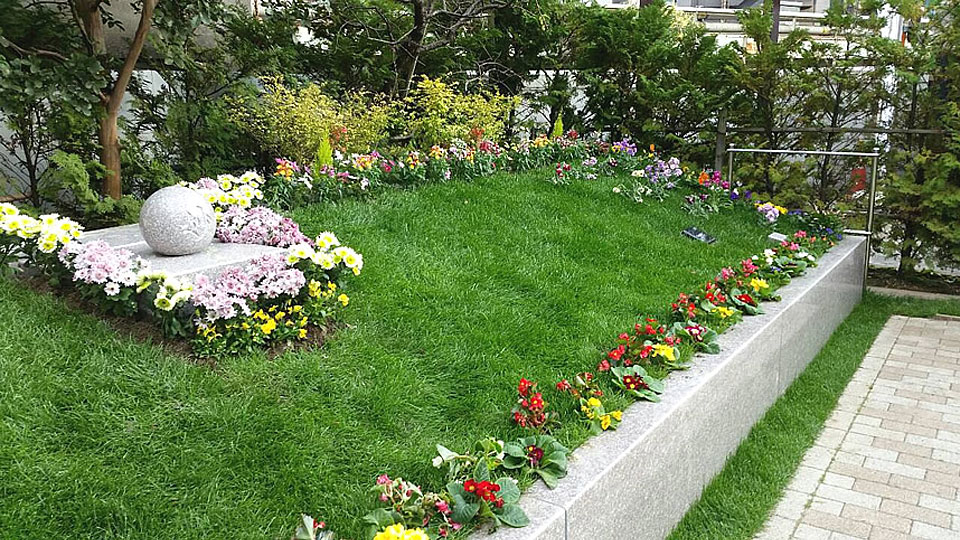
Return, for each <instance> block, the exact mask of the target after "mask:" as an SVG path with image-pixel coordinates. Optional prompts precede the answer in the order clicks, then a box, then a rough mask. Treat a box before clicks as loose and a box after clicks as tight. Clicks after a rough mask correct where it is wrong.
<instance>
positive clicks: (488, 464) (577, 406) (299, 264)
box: [55, 139, 826, 537]
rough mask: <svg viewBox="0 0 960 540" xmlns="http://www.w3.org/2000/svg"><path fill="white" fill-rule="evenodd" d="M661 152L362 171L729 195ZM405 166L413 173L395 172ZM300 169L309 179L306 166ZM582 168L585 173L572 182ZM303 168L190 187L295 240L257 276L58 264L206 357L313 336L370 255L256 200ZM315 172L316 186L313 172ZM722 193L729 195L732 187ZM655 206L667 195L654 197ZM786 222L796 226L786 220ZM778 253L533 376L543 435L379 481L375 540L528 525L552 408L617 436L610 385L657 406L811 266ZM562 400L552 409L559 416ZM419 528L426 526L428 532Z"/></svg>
mask: <svg viewBox="0 0 960 540" xmlns="http://www.w3.org/2000/svg"><path fill="white" fill-rule="evenodd" d="M539 141H543V139H539ZM591 148H592V149H596V150H598V151H599V152H600V153H598V154H597V155H596V156H593V157H590V155H589V153H585V150H587V149H591ZM652 150H653V149H651V152H644V153H643V155H638V153H637V151H636V148H635V146H631V145H630V144H629V143H624V142H620V143H616V144H614V145H609V146H608V147H606V148H604V147H603V146H602V145H598V144H596V143H582V142H575V140H574V141H573V142H571V140H564V141H562V142H558V141H553V142H551V141H546V142H538V140H534V141H533V142H531V143H529V144H528V145H526V147H525V148H524V147H520V148H518V149H514V150H498V149H497V148H496V147H494V146H487V147H486V149H485V150H483V149H481V148H480V147H477V148H475V149H473V150H472V151H473V161H472V162H471V161H470V159H468V158H467V157H466V156H468V155H469V153H464V154H463V155H464V158H463V159H460V158H457V157H454V158H453V159H451V158H449V156H450V155H454V156H458V155H460V154H459V153H458V151H451V150H450V149H446V150H444V151H443V157H441V156H440V152H439V151H438V152H437V154H438V155H437V156H434V157H426V158H423V157H422V156H420V155H419V154H411V155H409V156H407V158H405V159H404V160H403V161H398V160H395V159H394V160H391V159H386V158H383V157H382V156H376V157H371V155H366V156H367V157H366V158H364V159H362V160H359V161H358V163H362V166H363V167H367V169H365V170H374V169H375V167H377V166H379V169H378V172H377V174H384V175H387V176H385V177H384V178H376V177H375V178H374V180H376V181H371V180H370V178H367V182H368V187H369V186H375V185H377V184H378V183H380V184H381V185H383V184H386V183H393V182H396V183H397V184H402V183H403V181H401V180H402V179H403V178H410V177H409V175H410V174H411V172H410V171H411V169H412V170H414V171H415V172H416V174H419V173H420V172H424V174H427V171H438V172H436V173H430V174H437V175H438V176H437V178H438V179H440V180H442V179H444V178H446V177H447V176H448V175H447V171H455V170H457V167H463V168H464V169H469V168H470V167H474V165H473V164H475V163H477V162H479V163H480V164H481V165H477V167H480V166H482V167H489V168H491V169H496V168H498V167H499V168H503V167H504V166H505V165H504V164H510V163H521V162H524V160H530V162H531V163H533V162H536V161H537V160H539V162H543V163H547V164H549V163H550V162H551V161H553V160H554V159H555V157H556V155H557V153H558V152H568V153H570V155H580V156H587V157H583V158H582V159H580V158H579V157H577V159H576V160H571V161H576V162H577V165H571V166H570V168H569V169H566V168H563V167H561V169H562V171H561V172H564V173H565V174H566V173H571V174H570V175H568V176H569V177H568V178H565V181H574V180H576V181H585V182H590V181H593V180H594V179H596V177H599V176H601V175H603V176H610V175H614V174H621V175H622V174H624V173H627V172H632V171H647V170H649V171H651V173H650V175H649V176H646V175H647V173H646V172H644V173H643V174H636V175H631V176H630V178H631V179H635V180H632V181H635V182H638V183H639V182H645V183H646V184H650V185H654V184H656V187H653V188H651V189H653V190H659V191H656V193H660V194H662V195H663V196H666V194H667V193H668V190H672V189H678V188H686V189H689V190H690V191H694V192H699V190H703V189H711V190H714V191H715V192H717V193H720V189H715V186H714V185H709V186H704V185H703V183H702V182H699V181H698V180H699V179H700V178H702V175H700V176H699V177H696V178H694V177H692V175H690V174H689V172H688V171H687V170H685V169H684V168H683V167H680V166H679V164H678V162H676V161H675V160H665V161H662V160H659V159H658V158H657V157H656V155H655V153H654V152H653V151H652ZM478 154H479V156H480V157H478ZM577 160H578V161H577ZM398 163H403V165H402V166H400V165H398ZM384 164H385V165H384ZM513 166H516V167H520V166H521V165H511V167H513ZM445 167H449V168H445ZM648 168H649V169H648ZM396 169H401V170H405V172H402V173H400V172H398V173H396V174H398V175H399V176H395V177H394V176H390V175H392V174H394V171H395V170H396ZM301 170H302V171H304V172H305V169H301ZM331 170H332V169H331ZM470 170H473V169H470ZM291 171H292V172H291ZM574 171H581V172H578V173H576V174H574ZM581 173H582V174H581ZM295 174H296V169H295V168H294V165H293V164H290V163H289V162H283V163H280V164H279V166H278V170H277V171H276V174H275V175H274V178H272V179H270V180H263V179H262V178H261V177H259V176H257V175H255V174H247V175H244V176H242V177H240V178H243V180H240V178H236V177H221V178H219V179H218V180H215V181H207V180H203V181H201V182H198V183H197V184H195V185H193V186H191V187H194V188H195V189H199V190H207V193H206V194H207V196H208V199H211V198H212V199H214V200H215V201H216V203H217V207H218V209H219V212H218V214H219V216H220V224H221V230H219V231H218V236H219V237H220V238H221V239H223V240H226V241H241V242H252V243H264V244H268V245H276V246H284V247H286V249H287V250H288V251H287V257H286V258H284V259H283V260H279V259H277V258H266V259H261V260H258V261H256V262H255V263H254V264H252V265H251V266H250V267H249V268H245V269H239V270H231V271H227V272H224V273H222V274H220V275H217V276H202V277H198V278H196V279H195V280H194V282H193V283H190V284H187V283H183V282H178V281H176V280H171V279H169V278H167V277H166V276H162V275H157V274H155V273H153V272H151V271H150V270H149V269H147V268H143V267H142V265H141V263H140V261H138V260H136V259H135V258H134V257H131V256H130V255H129V254H128V253H123V251H122V250H112V248H109V247H107V248H105V247H104V246H102V245H94V244H89V245H84V244H76V246H77V247H70V248H69V249H67V248H64V249H63V250H61V252H62V257H61V258H57V261H56V263H55V265H56V267H57V268H59V269H60V270H59V271H60V272H61V273H62V274H63V275H64V281H65V280H66V279H69V280H70V281H75V282H76V283H77V287H78V288H79V289H81V290H88V291H89V292H88V293H87V294H88V295H89V297H90V299H91V300H93V301H96V302H98V303H100V304H102V305H103V307H104V308H105V309H108V310H110V311H114V312H117V313H130V314H132V313H137V314H143V313H144V312H147V315H148V316H150V317H151V318H154V319H155V320H159V321H160V322H161V324H162V325H163V327H164V329H165V330H166V331H167V332H168V333H170V334H172V335H191V336H192V341H193V342H194V344H195V347H196V349H197V351H198V352H200V353H201V354H210V355H226V354H234V353H238V352H244V351H249V350H253V349H257V348H261V347H264V346H272V345H275V344H277V343H286V342H289V341H294V340H297V339H302V338H303V336H304V328H309V327H314V326H316V325H318V324H320V321H323V320H326V319H328V318H329V317H330V316H332V315H333V314H334V311H335V310H336V309H338V308H339V307H343V306H344V305H346V304H348V303H349V298H348V297H346V296H345V295H344V296H341V295H342V294H343V293H342V292H340V284H339V281H340V278H341V275H342V274H348V273H354V274H358V273H359V272H360V270H361V268H362V264H363V261H362V258H361V257H359V255H358V254H356V253H355V252H353V251H352V250H349V249H348V248H343V247H339V246H337V245H336V244H337V240H336V237H335V236H333V235H332V234H323V235H320V236H319V237H317V238H315V239H306V237H305V236H303V235H302V233H300V231H299V227H297V226H296V224H295V223H293V222H292V221H290V220H289V218H284V217H282V216H279V215H278V214H276V213H273V212H272V211H270V210H269V209H267V208H266V207H262V206H257V205H258V204H260V201H263V200H264V199H266V198H269V197H272V196H273V195H272V193H271V192H270V189H271V188H268V186H269V185H270V184H271V182H285V181H288V180H287V179H288V178H292V177H293V176H294V175H295ZM325 174H326V173H325ZM348 174H349V173H348ZM460 174H465V175H467V174H469V173H458V174H457V175H455V174H454V173H453V172H450V174H449V176H450V177H452V178H453V177H456V178H461V176H459V175H460ZM340 175H342V171H341V172H335V173H334V177H340ZM403 175H407V176H403ZM594 175H595V176H594ZM709 176H710V178H714V176H713V175H709ZM310 178H314V176H313V173H311V176H310ZM343 178H346V177H343ZM364 178H365V177H355V178H347V179H346V182H345V183H343V185H353V184H352V183H354V182H357V181H358V179H359V180H360V181H362V180H363V179H364ZM385 178H386V179H385ZM338 181H339V180H338ZM361 183H362V182H361ZM297 185H300V186H304V187H306V186H308V185H310V186H311V187H310V188H308V189H313V187H314V184H312V183H309V184H308V182H298V183H297ZM357 185H360V184H357ZM214 186H216V187H214ZM660 186H662V190H661V187H660ZM727 187H729V186H727ZM720 188H721V189H723V190H725V189H726V188H724V186H723V185H722V184H721V185H720ZM723 196H725V197H726V200H724V203H723V205H718V209H719V208H721V207H725V206H732V205H734V204H736V203H734V202H730V197H729V195H728V194H727V192H726V191H723ZM653 198H657V196H656V195H653ZM758 218H759V216H758ZM789 219H800V218H797V217H790V218H789ZM780 223H781V224H782V227H784V228H789V225H788V224H787V222H786V221H781V222H780ZM815 236H817V240H815V241H814V242H812V243H811V246H816V250H819V249H821V248H820V246H824V247H825V246H826V243H822V244H821V243H820V242H822V235H821V234H819V233H818V234H816V235H815ZM305 239H306V241H305ZM813 249H814V248H813V247H811V248H809V249H807V251H808V252H811V250H813ZM772 251H773V253H772V254H771V255H768V254H763V255H759V254H758V256H757V257H756V258H753V259H750V261H751V262H750V263H749V264H746V263H744V262H741V263H740V264H739V267H738V268H737V269H736V270H734V269H733V268H727V269H724V270H723V271H721V272H720V275H719V276H718V278H717V279H716V280H713V281H711V283H710V284H708V285H707V286H705V287H704V288H703V290H700V291H697V292H696V293H695V294H686V295H683V296H680V297H679V298H678V302H677V306H676V308H675V309H674V311H675V312H676V314H675V320H671V321H669V322H664V323H661V322H659V321H657V320H655V319H653V318H652V317H651V318H649V319H650V320H646V322H645V324H641V325H639V326H637V327H635V328H634V329H633V331H632V332H628V333H624V334H621V335H620V336H619V338H618V341H617V342H616V347H615V348H614V349H613V350H611V351H609V352H608V353H607V356H606V358H605V359H601V360H600V364H599V365H598V366H597V370H598V373H596V374H594V373H590V372H585V371H584V372H581V373H577V374H575V373H571V374H570V375H569V376H568V378H567V379H564V380H561V381H559V383H558V385H557V390H556V391H554V390H552V389H547V390H546V391H541V392H538V391H536V390H535V389H534V388H533V386H532V385H530V384H528V383H527V382H522V383H521V384H520V386H518V388H517V392H518V394H519V396H518V400H517V408H516V409H515V410H514V411H513V414H512V415H511V417H512V418H513V419H514V420H515V421H517V418H518V416H517V414H518V413H519V415H520V418H522V419H523V421H524V423H520V422H519V421H518V424H520V425H524V426H525V427H529V428H530V429H533V430H534V431H535V433H534V434H531V435H530V436H526V437H521V438H518V439H515V440H511V441H507V442H505V443H504V442H500V441H499V440H495V439H491V438H483V439H481V440H480V441H479V442H478V443H477V445H476V446H475V447H474V448H471V449H468V450H465V451H462V450H458V451H456V452H455V451H451V450H448V449H446V448H444V447H442V446H438V447H437V450H438V456H437V458H438V459H437V460H435V464H437V465H439V466H440V467H441V468H446V469H447V471H448V472H447V478H448V482H447V483H446V484H445V485H442V486H437V487H434V488H433V489H434V491H430V490H423V489H421V488H420V487H418V486H416V485H415V484H412V483H410V482H408V481H404V480H401V479H390V478H389V477H384V478H383V483H377V486H379V487H377V489H378V490H383V489H386V488H384V487H382V486H386V485H388V484H389V485H390V486H393V487H392V488H391V490H390V491H389V492H383V493H380V494H379V495H377V496H376V497H372V499H373V500H372V501H371V502H372V503H373V504H372V505H371V506H378V508H376V509H374V510H373V511H371V513H370V514H369V515H368V516H367V522H368V524H369V525H370V526H371V531H370V532H371V536H374V535H378V534H381V535H388V534H394V535H396V534H407V532H410V531H414V533H415V534H426V535H433V536H444V535H448V534H451V533H452V532H454V531H457V530H458V529H461V528H462V527H464V526H470V527H473V526H476V525H480V524H483V523H488V524H491V525H508V526H522V525H523V524H525V523H526V520H527V518H526V516H525V515H523V512H522V511H521V510H520V509H519V507H518V506H517V505H516V502H517V499H518V498H519V492H520V489H519V488H520V486H523V485H529V483H530V482H532V481H533V479H535V478H540V479H543V480H544V482H545V483H546V484H547V485H551V484H555V482H556V480H557V479H559V478H560V477H562V476H563V475H564V474H565V473H566V456H567V450H566V449H565V448H563V446H562V445H560V444H559V443H558V442H557V441H556V440H555V439H553V438H552V437H551V436H550V435H549V434H548V433H547V432H549V431H551V430H552V429H554V424H553V422H551V420H552V418H553V415H552V414H551V412H553V411H555V410H556V409H557V407H558V406H560V407H564V408H566V407H570V408H572V409H574V410H577V411H580V412H581V413H582V416H583V418H582V421H583V422H584V425H585V426H587V427H588V429H589V430H591V431H592V432H594V433H600V432H603V431H606V430H610V429H614V428H616V427H617V425H618V424H619V423H620V422H621V420H622V418H623V414H624V413H623V411H622V409H621V408H619V407H614V406H611V405H610V404H609V402H608V401H607V397H608V396H609V392H610V390H609V388H610V387H615V388H616V390H613V392H616V393H617V394H618V395H619V396H621V397H627V398H632V399H638V400H647V401H656V400H658V399H660V396H661V394H662V392H663V385H662V383H661V379H662V377H663V375H665V374H666V372H667V371H669V370H671V369H677V368H680V367H683V365H684V364H685V363H686V362H688V361H689V359H690V357H691V356H692V354H693V352H694V351H697V350H701V351H704V352H711V351H714V350H715V349H716V342H715V337H716V333H717V332H718V331H722V330H724V329H726V328H727V327H729V326H730V325H731V324H733V323H734V322H735V321H737V320H739V318H740V317H742V316H743V315H751V314H755V313H759V312H760V309H761V307H760V304H759V302H760V300H763V299H772V298H773V297H772V292H773V290H774V289H775V288H776V287H778V286H780V285H782V284H783V283H785V282H786V281H787V280H789V278H790V277H791V276H793V275H796V274H797V273H800V272H802V271H803V265H805V264H808V263H809V262H810V256H809V253H808V254H807V256H806V258H805V259H804V257H802V256H801V255H802V253H803V252H802V251H801V250H800V249H799V246H798V249H791V244H790V243H788V244H787V245H784V246H779V247H777V248H776V249H774V250H772ZM767 259H771V261H770V262H768V261H767ZM774 262H777V264H774ZM801 263H802V264H801ZM95 265H102V266H103V267H104V268H106V269H107V270H106V275H105V276H101V275H100V274H97V275H96V276H94V275H93V273H91V272H90V271H89V270H90V269H91V268H92V267H93V266H95ZM345 270H349V271H350V272H345ZM131 275H133V276H134V278H133V285H132V286H131V285H128V283H130V281H131ZM747 277H749V278H750V279H749V280H747V279H746V278H747ZM114 284H115V285H116V287H115V286H114ZM765 285H766V286H765ZM108 286H109V290H108ZM131 287H133V289H132V292H130V291H131ZM117 289H119V290H117ZM304 321H306V322H304ZM301 325H304V326H301ZM583 367H584V368H587V366H583ZM519 375H520V374H518V376H519ZM604 392H607V393H606V394H605V393H604ZM548 401H549V403H548ZM551 404H552V407H553V409H550V407H551ZM558 404H559V405H558ZM397 493H400V494H401V495H400V497H399V499H397V498H395V497H396V494H397ZM384 495H385V496H386V499H384V498H383V496H384ZM314 524H315V522H314V521H313V520H312V519H305V520H304V521H303V527H302V530H301V534H306V535H311V534H312V535H316V534H318V533H319V532H320V531H322V530H323V529H321V528H320V527H319V523H316V525H317V527H314ZM418 529H422V531H419V532H417V531H418ZM308 537H309V536H308ZM385 537H388V536H385Z"/></svg>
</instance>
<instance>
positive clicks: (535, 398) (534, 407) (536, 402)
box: [528, 392, 546, 411]
mask: <svg viewBox="0 0 960 540" xmlns="http://www.w3.org/2000/svg"><path fill="white" fill-rule="evenodd" d="M545 406H546V403H544V401H543V395H542V394H541V393H540V392H537V393H536V394H534V395H532V396H530V405H529V407H528V408H529V409H530V410H531V411H542V410H543V408H544V407H545Z"/></svg>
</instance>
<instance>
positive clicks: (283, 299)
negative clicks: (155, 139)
mask: <svg viewBox="0 0 960 540" xmlns="http://www.w3.org/2000/svg"><path fill="white" fill-rule="evenodd" d="M212 182H213V181H212V180H210V179H204V180H201V181H199V182H198V183H196V184H194V185H191V186H190V187H192V188H193V189H196V190H198V191H200V192H201V193H204V194H205V196H207V197H208V200H211V199H215V201H216V205H217V210H218V212H217V217H218V220H219V222H218V226H217V232H216V235H217V238H218V239H219V240H220V241H222V242H233V243H251V244H261V245H270V246H278V247H287V253H286V255H282V256H281V255H273V256H264V257H260V258H258V259H255V260H253V261H251V263H250V264H249V265H247V266H244V267H235V268H230V269H227V270H224V271H222V272H220V273H218V274H216V275H213V276H208V275H204V274H200V275H197V276H195V277H194V278H193V279H192V282H188V281H186V280H177V279H174V278H171V277H170V276H167V275H166V274H164V273H163V272H158V271H154V270H153V269H151V268H150V266H149V265H148V264H147V263H146V262H145V261H143V260H142V259H141V258H139V257H137V256H136V255H134V254H133V253H132V252H131V251H129V250H126V249H120V248H114V247H111V246H110V245H109V244H107V243H106V242H103V241H92V242H83V241H82V240H80V239H79V238H80V236H81V231H82V227H80V226H79V225H78V224H76V223H75V222H73V221H71V220H69V219H65V218H61V217H59V216H57V215H54V214H51V215H45V216H41V217H40V218H39V219H35V218H32V217H30V216H26V215H23V214H21V213H20V211H19V209H17V208H16V207H15V206H13V205H10V204H3V205H0V263H3V265H2V266H0V268H2V269H3V271H7V269H8V268H12V267H11V266H10V265H9V264H8V263H9V262H13V260H14V259H16V260H18V261H20V263H21V265H22V266H24V267H26V268H30V269H32V270H34V271H36V272H38V273H40V274H41V275H44V276H46V277H48V278H49V279H50V280H51V282H53V283H54V284H55V285H59V286H67V285H69V286H71V287H72V288H73V289H74V290H76V291H77V292H78V294H79V295H80V296H81V297H82V298H84V299H85V300H87V301H89V302H91V303H92V304H94V305H95V306H96V307H97V308H99V309H100V310H102V311H104V312H106V313H109V314H112V315H117V316H122V317H133V316H138V317H141V318H144V319H147V320H151V321H154V322H156V323H157V324H158V325H159V326H160V329H161V331H162V332H163V334H164V335H166V336H168V337H182V338H187V339H189V340H190V342H191V345H192V348H193V351H194V353H195V354H197V355H198V356H201V357H217V356H223V355H228V354H236V353H240V352H250V351H253V350H255V349H260V348H266V347H273V346H276V345H285V344H290V343H295V342H298V341H304V340H306V339H307V338H308V336H309V335H310V331H311V330H313V329H317V330H320V331H322V330H323V328H324V327H325V326H326V325H327V324H328V322H329V321H330V320H331V319H332V318H333V317H334V316H335V315H336V313H337V312H338V310H340V309H342V308H345V307H346V306H347V305H348V304H349V302H350V298H349V297H348V296H347V295H346V294H345V293H344V292H343V291H342V289H341V285H342V281H343V276H344V275H346V274H354V275H359V274H360V272H361V270H362V268H363V257H362V256H361V255H360V254H359V253H357V252H356V251H354V250H353V249H351V248H349V247H347V246H342V245H340V241H339V240H338V239H337V237H336V236H335V235H334V234H333V233H330V232H324V233H322V234H320V235H319V236H317V237H316V238H315V239H311V238H308V237H307V236H305V235H304V234H303V233H301V232H300V229H299V226H298V225H297V224H296V222H294V221H293V220H291V219H289V218H286V217H284V216H281V215H280V214H277V213H276V212H274V211H273V210H271V209H269V208H267V207H264V206H255V204H257V203H258V201H260V200H261V198H262V195H261V194H260V193H259V192H258V190H259V187H260V186H261V185H262V184H261V181H260V180H259V177H258V176H257V175H255V174H254V173H247V174H245V175H243V176H241V177H240V178H236V177H232V176H227V175H224V176H221V177H220V180H219V182H218V183H216V184H213V183H212Z"/></svg>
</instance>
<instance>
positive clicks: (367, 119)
mask: <svg viewBox="0 0 960 540" xmlns="http://www.w3.org/2000/svg"><path fill="white" fill-rule="evenodd" d="M261 83H262V84H263V91H262V92H261V93H259V94H257V95H252V96H245V97H232V98H228V99H227V100H228V106H229V114H230V118H231V120H232V121H233V122H234V123H235V124H236V125H237V126H238V127H239V128H240V129H241V130H243V131H245V132H246V133H247V134H249V135H250V136H251V137H253V138H254V139H256V140H257V141H258V142H259V143H260V145H262V146H263V147H264V148H266V149H268V150H270V151H271V152H273V153H274V154H276V155H281V156H287V157H288V158H291V159H293V160H295V161H299V162H301V163H309V162H310V161H312V160H313V159H314V158H316V157H317V155H318V153H319V152H320V150H321V148H322V147H323V145H324V144H329V145H331V146H333V147H334V148H336V149H338V150H341V151H344V152H366V151H367V150H369V149H371V148H373V147H375V146H377V143H379V142H380V141H381V139H383V138H384V135H385V133H386V128H387V125H388V123H389V120H390V113H389V111H390V109H391V105H389V104H386V105H384V104H377V103H374V102H373V100H371V99H369V98H368V97H367V96H366V95H364V94H359V93H354V94H349V95H348V96H346V98H345V99H344V100H343V101H342V102H338V101H337V100H335V99H334V98H332V97H330V96H328V95H326V94H325V93H324V92H323V90H322V89H321V88H320V87H319V86H317V85H316V84H313V83H308V84H306V85H304V86H301V87H299V88H293V87H290V86H288V85H286V84H285V82H284V79H283V78H282V77H267V78H263V79H261ZM324 141H327V142H326V143H324Z"/></svg>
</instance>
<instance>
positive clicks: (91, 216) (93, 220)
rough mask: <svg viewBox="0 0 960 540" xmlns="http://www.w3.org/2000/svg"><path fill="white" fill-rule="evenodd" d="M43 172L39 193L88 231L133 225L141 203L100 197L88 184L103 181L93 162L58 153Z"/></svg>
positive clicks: (133, 200) (129, 199) (76, 156)
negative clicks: (83, 225) (90, 229)
mask: <svg viewBox="0 0 960 540" xmlns="http://www.w3.org/2000/svg"><path fill="white" fill-rule="evenodd" d="M50 159H51V161H52V162H53V163H52V165H51V166H50V168H48V169H47V171H46V172H45V173H44V177H43V181H42V182H41V187H40V194H41V196H42V197H43V199H44V201H46V202H48V203H49V204H51V205H52V206H53V207H54V208H56V210H57V212H59V213H62V214H66V215H69V216H72V217H74V218H77V219H78V220H79V221H81V222H82V223H84V224H85V225H86V226H87V227H89V228H99V227H110V226H113V225H123V224H127V223H134V222H136V221H137V218H138V217H139V214H140V205H141V201H139V200H137V199H135V198H133V197H130V196H129V195H125V196H123V197H121V198H119V199H111V198H110V197H102V196H101V195H100V194H99V193H97V192H96V191H94V189H93V188H92V187H91V182H97V183H98V184H99V182H100V180H101V179H102V178H103V175H104V173H105V170H104V168H103V166H102V165H101V164H100V163H99V162H96V161H86V162H85V161H84V160H83V158H81V157H80V156H78V155H76V154H68V153H66V152H61V151H57V152H55V153H54V154H53V156H52V157H51V158H50Z"/></svg>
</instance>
